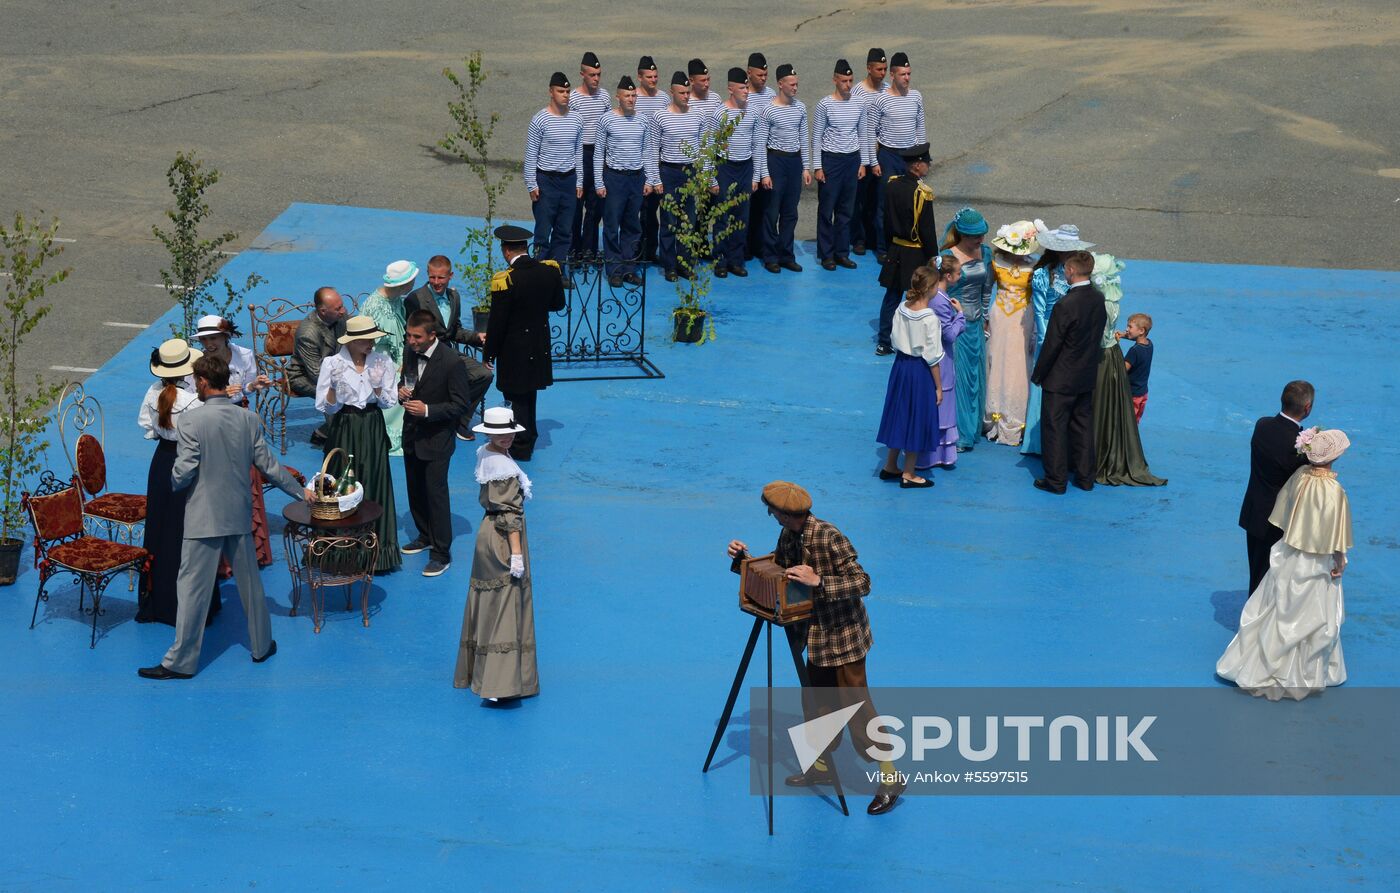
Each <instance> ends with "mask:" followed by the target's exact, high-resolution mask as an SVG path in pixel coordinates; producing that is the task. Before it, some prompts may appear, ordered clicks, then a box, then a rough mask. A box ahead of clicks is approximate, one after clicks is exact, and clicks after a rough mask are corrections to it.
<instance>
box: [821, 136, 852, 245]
mask: <svg viewBox="0 0 1400 893" xmlns="http://www.w3.org/2000/svg"><path fill="white" fill-rule="evenodd" d="M859 170H860V153H859V152H850V153H846V154H838V153H835V152H823V153H822V171H823V172H824V175H825V177H826V182H825V183H818V184H817V257H818V258H819V259H821V260H826V259H828V258H833V259H834V258H844V257H849V256H850V254H851V214H852V212H853V211H854V210H855V204H856V183H857V182H858V181H857V180H856V172H857V171H859Z"/></svg>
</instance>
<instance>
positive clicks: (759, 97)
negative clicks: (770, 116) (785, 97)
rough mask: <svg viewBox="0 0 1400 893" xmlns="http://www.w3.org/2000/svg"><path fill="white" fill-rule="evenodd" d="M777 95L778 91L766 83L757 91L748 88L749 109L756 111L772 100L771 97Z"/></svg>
mask: <svg viewBox="0 0 1400 893" xmlns="http://www.w3.org/2000/svg"><path fill="white" fill-rule="evenodd" d="M777 95H778V91H776V90H774V89H773V88H772V87H769V86H767V85H766V84H765V85H764V87H763V89H762V90H759V91H757V92H755V91H754V90H753V88H749V111H751V112H756V111H758V110H760V109H762V108H763V107H764V106H765V105H767V104H768V103H770V102H772V101H773V97H774V96H777Z"/></svg>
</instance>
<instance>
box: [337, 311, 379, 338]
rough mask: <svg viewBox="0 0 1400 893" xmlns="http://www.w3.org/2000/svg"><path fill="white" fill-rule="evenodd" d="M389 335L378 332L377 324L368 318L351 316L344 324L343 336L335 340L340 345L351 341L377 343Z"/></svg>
mask: <svg viewBox="0 0 1400 893" xmlns="http://www.w3.org/2000/svg"><path fill="white" fill-rule="evenodd" d="M387 334H389V333H388V332H384V331H382V330H380V328H379V326H378V324H376V323H375V321H374V320H373V319H370V318H369V317H368V316H352V317H350V319H349V320H348V321H347V322H346V323H345V334H344V335H341V336H340V337H339V338H337V339H335V340H336V341H338V342H340V343H341V344H349V343H350V342H351V341H377V340H379V339H380V338H383V337H384V336H385V335H387Z"/></svg>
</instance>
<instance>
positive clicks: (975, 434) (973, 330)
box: [942, 245, 997, 449]
mask: <svg viewBox="0 0 1400 893" xmlns="http://www.w3.org/2000/svg"><path fill="white" fill-rule="evenodd" d="M942 254H943V255H944V256H945V257H951V256H952V255H953V252H952V250H951V249H944V250H943V252H942ZM996 281H997V280H996V276H995V275H993V273H992V249H991V248H989V247H988V246H986V245H983V246H982V256H981V257H980V258H978V259H976V260H973V261H969V262H968V263H965V264H963V265H962V268H961V270H959V272H958V281H957V282H955V283H953V285H952V287H951V288H949V289H948V297H950V298H955V299H957V301H958V303H960V304H962V312H963V317H964V318H965V319H966V320H967V328H965V329H963V333H962V334H961V335H959V336H958V340H957V341H956V342H954V344H953V366H954V369H955V371H956V373H957V383H956V385H955V387H954V389H953V390H954V393H955V395H956V397H957V402H958V448H959V449H971V448H972V445H973V444H974V443H976V442H977V440H978V438H980V437H981V436H982V432H983V431H985V430H986V422H985V421H984V416H986V414H987V323H986V321H987V311H988V310H989V309H990V308H991V306H992V292H993V291H994V290H995V289H996Z"/></svg>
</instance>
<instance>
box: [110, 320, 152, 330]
mask: <svg viewBox="0 0 1400 893" xmlns="http://www.w3.org/2000/svg"><path fill="white" fill-rule="evenodd" d="M103 325H104V326H111V327H112V328H114V329H149V328H150V327H151V324H150V323H144V322H104V323H103Z"/></svg>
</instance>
